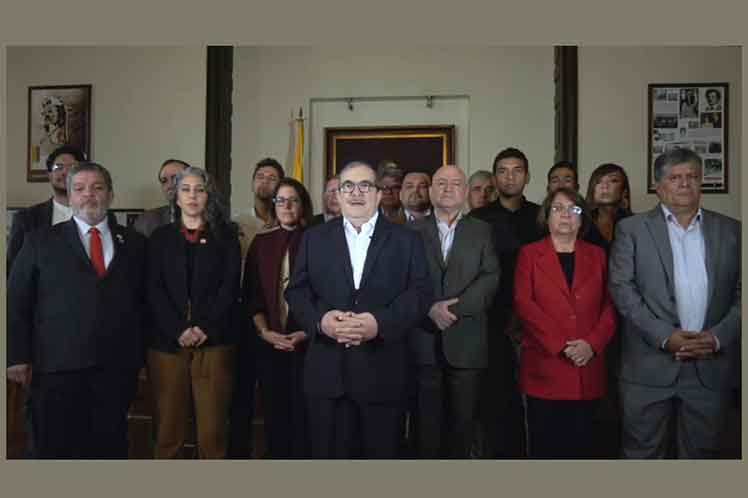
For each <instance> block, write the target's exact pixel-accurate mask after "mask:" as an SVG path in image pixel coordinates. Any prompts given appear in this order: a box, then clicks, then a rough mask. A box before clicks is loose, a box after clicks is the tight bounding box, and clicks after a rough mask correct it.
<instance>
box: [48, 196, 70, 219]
mask: <svg viewBox="0 0 748 498" xmlns="http://www.w3.org/2000/svg"><path fill="white" fill-rule="evenodd" d="M72 217H73V210H72V208H71V207H70V206H65V205H64V204H60V203H59V202H57V201H56V200H55V199H54V198H52V224H53V225H56V224H58V223H62V222H64V221H68V220H69V219H70V218H72Z"/></svg>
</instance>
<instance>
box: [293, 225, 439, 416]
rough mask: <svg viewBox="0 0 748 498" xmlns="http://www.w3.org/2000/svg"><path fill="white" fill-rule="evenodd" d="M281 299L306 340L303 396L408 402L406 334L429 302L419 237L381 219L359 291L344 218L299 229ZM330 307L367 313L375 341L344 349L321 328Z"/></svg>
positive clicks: (426, 269) (370, 247) (428, 280)
mask: <svg viewBox="0 0 748 498" xmlns="http://www.w3.org/2000/svg"><path fill="white" fill-rule="evenodd" d="M285 297H286V300H287V301H288V303H289V308H290V310H291V313H293V316H294V318H295V319H296V321H297V322H298V323H299V324H301V326H302V327H303V329H304V330H305V331H306V333H307V335H308V336H309V345H308V349H307V356H306V363H305V367H304V368H305V370H304V392H305V394H306V395H307V396H310V397H320V398H334V397H338V396H341V395H343V394H347V395H349V396H350V397H351V398H353V399H355V400H358V401H374V402H383V401H401V400H404V399H405V397H406V375H407V374H406V372H407V334H408V333H409V332H410V331H411V329H412V328H413V327H414V326H415V325H416V324H417V323H418V322H419V321H420V320H421V319H423V317H424V316H425V315H426V313H427V312H428V307H429V305H430V303H431V299H432V291H431V282H430V278H429V273H428V268H427V266H426V257H425V253H424V246H423V240H422V239H421V237H420V236H419V235H418V234H417V233H415V232H413V231H411V230H409V229H407V228H405V227H401V226H398V225H395V224H393V223H391V222H390V221H388V220H387V219H386V218H385V217H384V216H381V215H380V216H379V218H378V220H377V224H376V226H375V228H374V233H373V235H372V240H371V244H370V246H369V250H368V252H367V255H366V262H365V264H364V271H363V275H362V277H361V285H360V286H359V289H358V291H356V290H355V289H354V285H353V270H352V267H351V263H350V255H349V252H348V244H347V242H346V239H345V233H344V231H343V218H342V217H339V218H336V219H335V220H330V221H329V222H327V223H324V224H322V225H317V226H315V227H312V228H310V229H308V230H306V232H304V236H303V238H302V240H301V244H300V247H299V252H298V254H297V255H296V261H295V264H294V270H293V274H292V276H291V281H290V282H289V285H288V288H287V289H286V293H285ZM332 309H337V310H341V311H353V312H355V313H363V312H370V313H372V314H373V315H374V317H375V319H376V321H377V324H378V335H377V337H375V338H374V339H373V340H371V341H368V342H366V343H362V344H361V345H360V346H355V347H351V348H348V349H346V348H345V347H344V346H343V345H342V344H338V343H337V342H335V341H334V340H332V339H330V338H329V337H327V336H326V335H325V334H324V333H322V332H321V331H319V329H318V324H319V322H320V321H321V319H322V316H323V315H324V314H325V313H326V312H327V311H329V310H332Z"/></svg>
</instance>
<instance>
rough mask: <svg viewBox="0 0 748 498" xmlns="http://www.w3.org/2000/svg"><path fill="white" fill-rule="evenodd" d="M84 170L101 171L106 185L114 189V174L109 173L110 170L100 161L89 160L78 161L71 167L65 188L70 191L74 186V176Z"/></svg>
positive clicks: (111, 190)
mask: <svg viewBox="0 0 748 498" xmlns="http://www.w3.org/2000/svg"><path fill="white" fill-rule="evenodd" d="M84 171H92V172H95V173H99V174H100V175H101V176H102V177H104V183H106V187H107V189H108V190H109V191H110V192H113V191H114V188H113V186H112V175H110V174H109V170H107V169H106V168H105V167H104V166H102V165H101V164H99V163H94V162H91V161H88V162H82V163H78V164H76V165H75V166H73V167H72V168H70V171H68V176H67V178H65V188H66V189H67V191H68V192H70V189H71V188H72V186H73V177H74V176H75V175H77V174H78V173H83V172H84Z"/></svg>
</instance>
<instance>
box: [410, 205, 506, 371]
mask: <svg viewBox="0 0 748 498" xmlns="http://www.w3.org/2000/svg"><path fill="white" fill-rule="evenodd" d="M407 226H408V227H410V228H412V229H414V230H416V231H418V232H419V233H420V234H421V236H422V237H423V240H424V245H425V248H426V261H427V262H428V267H429V273H430V274H431V282H432V285H433V289H434V300H433V301H432V304H433V302H435V301H443V300H445V299H449V298H453V297H457V298H459V299H460V301H459V302H458V303H456V304H454V305H452V306H450V311H452V313H454V314H455V315H457V321H456V322H455V323H454V325H452V326H451V327H449V328H448V329H447V330H445V331H443V332H441V331H439V329H438V328H437V326H436V324H434V323H433V322H432V321H431V319H430V318H428V317H425V318H424V320H423V321H422V323H421V324H420V326H419V327H417V328H416V329H415V330H414V331H413V332H412V333H411V334H410V336H409V337H410V347H411V359H412V361H414V362H415V363H416V364H419V365H434V364H436V345H437V342H436V341H441V347H442V350H443V351H444V356H445V358H446V360H447V362H448V363H449V364H450V365H451V366H453V367H457V368H485V367H487V366H488V349H487V348H488V345H487V334H488V332H487V322H486V312H487V310H488V307H489V306H491V304H492V303H493V298H494V294H495V293H496V288H497V287H498V284H499V271H500V269H499V261H498V259H497V258H496V252H495V251H494V246H493V238H492V232H491V226H490V225H488V224H487V223H485V222H483V221H480V220H478V219H477V218H472V217H467V216H466V217H463V218H462V219H461V220H460V221H459V223H458V225H457V228H456V230H455V236H454V242H453V244H452V249H451V250H450V252H449V256H448V258H447V262H446V263H445V262H444V261H443V259H442V251H441V243H440V242H439V231H438V229H437V227H436V218H435V217H434V216H433V215H431V216H427V217H426V218H424V219H422V220H419V221H416V222H414V223H410V224H408V225H407ZM429 307H430V305H429Z"/></svg>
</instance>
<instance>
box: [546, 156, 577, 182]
mask: <svg viewBox="0 0 748 498" xmlns="http://www.w3.org/2000/svg"><path fill="white" fill-rule="evenodd" d="M561 168H567V169H570V170H571V171H572V172H574V185H576V186H577V188H579V177H578V176H577V168H576V166H574V163H573V162H571V161H559V162H557V163H556V164H554V165H553V166H551V169H549V170H548V183H551V175H552V174H553V172H554V171H556V170H557V169H561Z"/></svg>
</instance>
